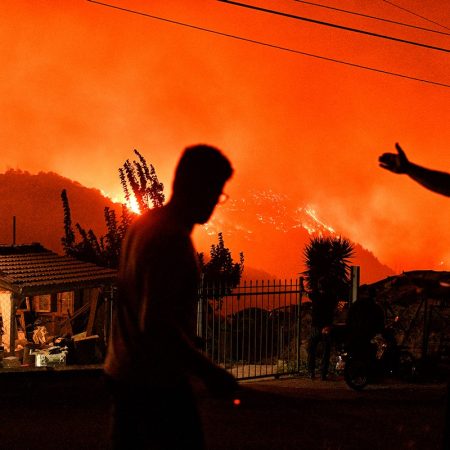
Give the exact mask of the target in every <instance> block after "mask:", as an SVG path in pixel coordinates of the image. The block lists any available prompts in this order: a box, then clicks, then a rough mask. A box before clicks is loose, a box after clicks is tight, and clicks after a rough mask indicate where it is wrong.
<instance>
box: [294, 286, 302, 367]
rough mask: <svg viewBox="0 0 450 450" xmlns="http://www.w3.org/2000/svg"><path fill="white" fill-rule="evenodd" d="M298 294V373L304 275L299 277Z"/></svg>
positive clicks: (296, 363)
mask: <svg viewBox="0 0 450 450" xmlns="http://www.w3.org/2000/svg"><path fill="white" fill-rule="evenodd" d="M296 283H297V286H298V295H297V344H296V347H297V349H296V350H297V354H296V361H295V365H296V367H295V370H296V372H297V373H299V372H300V349H301V345H302V324H301V320H302V299H303V277H300V278H298V279H297V282H296Z"/></svg>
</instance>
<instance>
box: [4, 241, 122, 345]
mask: <svg viewBox="0 0 450 450" xmlns="http://www.w3.org/2000/svg"><path fill="white" fill-rule="evenodd" d="M116 277H117V272H116V271H115V270H112V269H108V268H105V267H100V266H97V265H95V264H92V263H88V262H83V261H79V260H77V259H75V258H72V257H68V256H61V255H58V254H56V253H54V252H52V251H50V250H48V249H46V248H44V247H43V246H42V245H40V244H37V243H34V244H29V245H12V246H6V245H0V313H1V317H2V325H3V335H2V343H3V346H4V347H5V351H7V352H11V353H12V352H13V351H14V348H12V346H11V342H15V341H16V339H17V337H18V330H20V329H22V331H23V332H25V331H26V330H29V328H30V326H32V323H30V318H32V322H35V321H36V319H40V320H41V323H44V324H46V327H47V328H48V330H49V333H50V334H56V335H57V334H59V333H61V332H62V328H63V327H67V326H69V327H70V325H71V322H72V320H75V318H76V317H77V316H79V315H80V314H82V313H86V315H88V319H87V326H86V333H87V334H89V333H92V329H93V326H94V320H95V314H96V310H97V304H98V301H99V299H101V300H103V301H104V302H103V303H104V304H107V306H108V308H106V309H104V319H105V320H104V326H105V330H104V333H103V335H104V339H107V334H108V327H109V323H110V315H111V309H112V305H111V303H112V296H113V292H114V289H113V287H114V285H115V282H116ZM87 313H89V314H87ZM14 347H15V345H14Z"/></svg>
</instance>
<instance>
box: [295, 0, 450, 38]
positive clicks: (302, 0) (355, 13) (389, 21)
mask: <svg viewBox="0 0 450 450" xmlns="http://www.w3.org/2000/svg"><path fill="white" fill-rule="evenodd" d="M293 1H294V2H297V3H304V4H305V5H311V6H317V7H319V8H325V9H331V10H333V11H338V12H342V13H345V14H351V15H354V16H360V17H365V18H367V19H373V20H379V21H381V22H387V23H393V24H394V25H401V26H402V27H409V28H415V29H416V30H421V31H428V32H429V33H437V34H443V35H445V36H450V33H446V32H445V31H438V30H433V29H432V28H424V27H419V26H417V25H412V24H410V23H404V22H397V21H396V20H390V19H386V18H384V17H377V16H371V15H369V14H363V13H360V12H356V11H349V10H348V9H341V8H335V7H333V6H328V5H322V4H320V3H313V2H307V1H304V0H293ZM441 26H442V25H441ZM445 28H447V27H445Z"/></svg>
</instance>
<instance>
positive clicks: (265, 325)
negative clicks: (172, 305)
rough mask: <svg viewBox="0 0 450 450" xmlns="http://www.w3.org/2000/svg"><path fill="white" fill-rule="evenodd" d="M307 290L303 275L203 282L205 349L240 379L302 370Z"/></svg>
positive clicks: (202, 335)
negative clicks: (234, 282) (230, 283)
mask: <svg viewBox="0 0 450 450" xmlns="http://www.w3.org/2000/svg"><path fill="white" fill-rule="evenodd" d="M303 292H304V291H303V286H302V279H297V280H289V281H288V280H284V281H261V282H252V281H250V282H248V283H247V282H244V283H243V284H241V285H239V286H237V287H235V288H230V287H228V286H226V285H202V286H201V287H200V290H199V301H198V320H197V334H198V336H199V337H200V338H201V340H202V343H203V351H204V352H205V353H206V354H207V355H208V356H209V357H210V358H211V359H212V360H213V361H214V362H216V363H217V364H219V365H221V366H222V367H225V368H226V369H227V370H229V371H230V372H231V373H232V374H233V375H234V376H235V377H236V378H238V379H249V378H259V377H267V376H279V375H286V374H293V373H298V371H299V366H300V345H301V339H300V336H301V307H302V296H303Z"/></svg>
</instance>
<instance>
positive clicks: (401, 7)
mask: <svg viewBox="0 0 450 450" xmlns="http://www.w3.org/2000/svg"><path fill="white" fill-rule="evenodd" d="M381 1H383V2H385V3H389V4H390V5H392V6H394V7H395V8H398V9H402V10H403V11H406V12H407V13H409V14H412V15H413V16H416V17H420V18H421V19H423V20H426V21H427V22H430V23H434V24H435V25H438V26H440V27H442V28H445V29H446V30H450V28H449V27H446V26H445V25H442V24H441V23H438V22H435V21H434V20H431V19H428V18H427V17H425V16H421V15H420V14H417V13H415V12H414V11H411V10H410V9H406V8H403V6H400V5H397V4H396V3H394V2H391V1H389V0H381Z"/></svg>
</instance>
